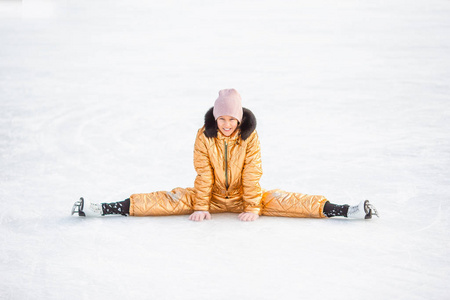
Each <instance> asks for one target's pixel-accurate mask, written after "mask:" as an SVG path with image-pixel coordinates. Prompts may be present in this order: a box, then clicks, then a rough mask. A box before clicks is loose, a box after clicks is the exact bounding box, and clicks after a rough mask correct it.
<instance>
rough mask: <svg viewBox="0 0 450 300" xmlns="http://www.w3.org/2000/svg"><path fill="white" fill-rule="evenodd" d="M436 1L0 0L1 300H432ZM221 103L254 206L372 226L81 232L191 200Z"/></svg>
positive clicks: (441, 4) (441, 237)
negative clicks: (230, 101)
mask: <svg viewBox="0 0 450 300" xmlns="http://www.w3.org/2000/svg"><path fill="white" fill-rule="evenodd" d="M449 36H450V2H448V1H444V0H427V1H425V0H423V1H406V0H405V1H402V0H392V1H357V0H353V1H350V0H342V1H334V0H314V1H306V0H295V1H277V0H266V1H256V0H255V1H241V0H240V1H237V0H233V1H223V2H222V1H217V3H216V1H202V0H196V1H151V0H146V1H144V0H140V1H139V0H134V1H133V0H132V1H119V0H117V1H106V0H105V1H87V0H82V1H80V0H77V1H75V0H66V1H56V0H55V1H51V2H50V1H46V2H42V1H40V2H35V1H23V2H20V1H2V2H0V44H1V45H0V108H1V114H2V118H1V119H0V154H1V160H0V169H1V173H0V175H1V177H0V180H1V184H0V191H1V194H0V195H1V202H0V250H1V252H0V264H1V266H0V276H1V277H0V278H1V280H0V298H1V299H80V298H81V299H361V298H363V297H365V298H367V299H408V300H409V299H448V298H449V297H450V292H449V291H448V282H449V278H450V258H449V257H450V234H449V229H450V226H449V221H448V219H447V217H448V215H449V213H450V211H449V210H450V204H449V200H450V199H449V194H450V185H449V183H450V180H449V178H450V86H449V82H450V55H449V53H450V39H449V38H448V37H449ZM230 87H234V88H236V89H237V90H238V91H239V92H240V93H241V95H242V96H243V103H244V106H245V107H248V108H250V109H251V110H252V111H253V112H254V113H255V115H256V116H257V118H258V121H259V124H258V133H259V135H260V138H261V144H262V152H263V153H262V154H263V168H264V176H263V179H262V181H261V184H262V186H263V187H264V188H268V189H271V188H281V189H285V190H289V191H298V192H304V193H309V194H323V195H325V196H327V197H328V198H329V199H330V200H331V201H333V202H336V203H357V202H359V201H360V200H362V199H365V198H368V199H370V200H371V201H372V202H373V203H374V204H376V206H377V208H378V210H379V211H380V213H381V217H382V218H380V219H376V220H372V221H349V220H344V219H328V220H313V219H289V218H271V217H261V218H260V219H259V220H257V221H256V222H253V223H244V222H240V221H239V220H237V216H236V215H233V214H223V215H214V216H213V220H211V221H208V222H202V223H195V222H190V221H189V220H188V219H187V216H174V217H156V218H150V217H149V218H132V217H127V218H125V217H109V218H102V219H84V218H75V217H71V216H70V214H69V213H70V208H71V206H72V203H73V202H74V201H75V200H77V199H78V198H79V197H80V196H84V197H86V198H88V199H90V200H93V201H98V202H111V201H120V200H123V199H125V198H127V197H128V196H129V195H130V194H131V193H138V192H150V191H155V190H168V189H171V188H173V187H177V186H181V187H188V186H192V185H193V180H194V176H195V173H194V169H193V166H192V150H193V142H194V138H195V134H196V130H197V129H198V128H199V127H201V126H202V121H203V115H204V113H205V112H206V110H207V109H208V108H209V107H211V106H212V104H213V102H214V100H215V98H216V96H217V92H218V90H220V89H223V88H230Z"/></svg>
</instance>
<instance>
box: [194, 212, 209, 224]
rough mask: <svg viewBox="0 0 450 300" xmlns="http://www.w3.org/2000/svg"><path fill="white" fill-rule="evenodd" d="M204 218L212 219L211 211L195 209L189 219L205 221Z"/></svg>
mask: <svg viewBox="0 0 450 300" xmlns="http://www.w3.org/2000/svg"><path fill="white" fill-rule="evenodd" d="M204 219H206V220H211V214H210V213H209V211H201V210H198V211H194V212H193V213H192V214H191V215H190V216H189V220H191V221H197V222H199V221H203V220H204Z"/></svg>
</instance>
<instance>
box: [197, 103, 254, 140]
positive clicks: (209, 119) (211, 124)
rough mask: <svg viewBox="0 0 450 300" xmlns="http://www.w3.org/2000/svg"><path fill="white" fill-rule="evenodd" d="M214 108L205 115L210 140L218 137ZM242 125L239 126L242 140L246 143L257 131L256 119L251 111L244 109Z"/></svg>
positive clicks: (206, 133) (207, 135) (206, 130)
mask: <svg viewBox="0 0 450 300" xmlns="http://www.w3.org/2000/svg"><path fill="white" fill-rule="evenodd" d="M213 109H214V107H211V108H210V109H209V110H208V112H207V113H206V114H205V132H204V134H205V136H206V137H208V138H215V137H217V130H218V128H217V123H216V119H215V118H214V114H213ZM243 111H244V113H243V116H242V123H241V124H240V125H239V127H238V128H239V129H240V135H241V138H242V139H243V140H244V141H245V140H246V139H247V138H248V137H249V136H250V135H251V134H252V133H253V131H255V129H256V117H255V115H254V114H253V113H252V111H251V110H250V109H247V108H243Z"/></svg>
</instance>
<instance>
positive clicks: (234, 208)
mask: <svg viewBox="0 0 450 300" xmlns="http://www.w3.org/2000/svg"><path fill="white" fill-rule="evenodd" d="M194 198H195V190H194V189H193V188H175V189H173V190H172V191H159V192H153V193H147V194H133V195H131V196H130V215H131V216H168V215H186V214H191V213H192V212H193V211H194V210H193V201H194ZM326 201H327V199H326V198H325V197H323V196H313V195H306V194H300V193H292V192H285V191H282V190H278V189H277V190H270V191H265V190H263V196H262V202H261V210H260V215H263V216H275V217H294V218H324V217H325V215H324V214H323V207H324V205H325V202H326ZM243 211H244V205H243V200H242V196H241V195H238V196H236V197H230V198H228V199H226V198H224V197H220V196H217V195H214V194H213V195H212V197H211V202H210V208H209V212H210V213H222V212H233V213H240V212H243Z"/></svg>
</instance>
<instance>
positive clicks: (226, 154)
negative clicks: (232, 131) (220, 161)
mask: <svg viewBox="0 0 450 300" xmlns="http://www.w3.org/2000/svg"><path fill="white" fill-rule="evenodd" d="M224 143H225V187H226V188H227V195H228V144H227V142H226V141H224ZM227 198H228V196H227Z"/></svg>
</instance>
